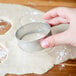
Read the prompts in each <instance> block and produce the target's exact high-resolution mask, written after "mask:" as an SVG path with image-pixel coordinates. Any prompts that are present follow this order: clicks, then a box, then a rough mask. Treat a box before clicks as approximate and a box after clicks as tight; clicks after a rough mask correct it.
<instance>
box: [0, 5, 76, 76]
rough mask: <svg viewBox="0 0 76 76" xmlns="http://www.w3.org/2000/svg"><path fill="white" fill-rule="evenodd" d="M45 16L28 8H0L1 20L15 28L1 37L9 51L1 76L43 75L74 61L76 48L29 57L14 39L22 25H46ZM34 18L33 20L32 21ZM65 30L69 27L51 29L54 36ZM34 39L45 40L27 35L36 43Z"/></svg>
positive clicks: (42, 52) (30, 55) (69, 47)
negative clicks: (15, 75) (17, 75)
mask: <svg viewBox="0 0 76 76" xmlns="http://www.w3.org/2000/svg"><path fill="white" fill-rule="evenodd" d="M9 10H10V11H9ZM36 13H37V14H36ZM43 14H44V13H43V12H40V11H38V10H35V9H32V8H29V7H26V6H21V5H15V4H0V18H1V19H2V20H3V19H4V20H6V21H9V22H11V25H12V26H11V28H10V30H9V31H8V32H7V33H6V34H4V35H0V43H2V44H3V45H4V46H5V47H6V48H7V49H8V58H7V60H6V61H5V62H4V63H0V76H4V75H5V74H6V73H10V74H27V73H36V74H44V73H45V72H47V71H48V70H49V69H51V68H52V67H54V65H56V64H59V63H61V62H64V61H66V60H68V59H71V58H76V48H75V47H72V46H66V45H61V46H56V47H54V48H48V49H45V50H42V51H39V52H37V53H27V52H26V51H25V52H24V51H23V50H22V49H20V48H19V46H18V44H17V39H16V37H15V32H16V30H17V29H18V28H19V27H21V26H22V25H23V24H26V23H30V22H32V21H33V20H37V21H41V22H44V20H43V19H42V16H43ZM31 17H32V20H31V19H30V18H31ZM66 26H67V25H60V26H58V27H54V28H52V30H53V33H57V32H59V31H62V30H64V29H65V28H66ZM30 29H31V28H30ZM35 35H36V36H37V37H40V36H42V35H41V34H32V37H30V36H31V35H28V36H27V37H29V38H30V39H31V40H33V38H36V36H35ZM27 37H26V36H25V37H24V38H23V40H26V39H27V40H28V41H30V40H29V39H28V38H27ZM36 39H37V38H36ZM62 53H63V54H62ZM2 55H4V53H2Z"/></svg>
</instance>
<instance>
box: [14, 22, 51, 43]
mask: <svg viewBox="0 0 76 76" xmlns="http://www.w3.org/2000/svg"><path fill="white" fill-rule="evenodd" d="M32 23H41V24H45V25H47V27H49V28H50V30H48V32H47V33H46V34H45V35H44V36H42V37H40V38H38V39H35V40H31V41H25V40H21V39H20V38H18V36H17V33H18V31H19V30H20V29H22V28H23V27H25V26H28V25H29V24H32ZM50 32H51V26H50V25H49V24H48V23H44V22H31V23H28V24H25V25H23V26H21V27H20V28H19V29H18V30H17V31H16V33H15V36H16V38H17V39H18V40H20V41H23V42H25V43H30V42H35V41H39V40H41V39H42V38H44V37H46V36H47V35H48V34H49V33H50Z"/></svg>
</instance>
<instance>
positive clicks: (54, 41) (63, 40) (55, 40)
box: [41, 31, 69, 48]
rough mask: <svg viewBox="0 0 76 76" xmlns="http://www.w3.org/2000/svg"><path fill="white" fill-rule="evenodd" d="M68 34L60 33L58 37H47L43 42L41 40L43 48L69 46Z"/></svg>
mask: <svg viewBox="0 0 76 76" xmlns="http://www.w3.org/2000/svg"><path fill="white" fill-rule="evenodd" d="M68 39H69V38H68V32H67V31H65V32H63V33H59V34H56V35H52V36H50V37H47V38H45V39H43V40H41V46H42V47H43V48H49V47H53V46H56V45H61V44H68V41H69V40H68Z"/></svg>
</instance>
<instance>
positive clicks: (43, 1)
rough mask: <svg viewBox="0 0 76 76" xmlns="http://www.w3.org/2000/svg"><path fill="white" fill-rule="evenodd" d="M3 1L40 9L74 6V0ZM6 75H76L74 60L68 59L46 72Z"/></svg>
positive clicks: (9, 75) (75, 61) (1, 0)
mask: <svg viewBox="0 0 76 76" xmlns="http://www.w3.org/2000/svg"><path fill="white" fill-rule="evenodd" d="M0 2H3V3H15V4H22V5H27V6H31V7H34V8H37V9H39V10H42V11H48V10H49V9H50V8H54V7H56V6H68V7H76V3H75V2H73V1H72V2H71V0H70V1H69V2H68V1H67V2H65V0H64V2H62V1H60V2H59V1H58V2H56V1H50V0H5V1H3V0H0ZM6 76H76V60H75V59H74V60H69V61H67V62H65V63H62V64H59V65H56V66H55V67H54V68H52V69H51V70H49V71H48V72H47V73H46V74H43V75H37V74H27V75H15V74H13V75H12V74H6Z"/></svg>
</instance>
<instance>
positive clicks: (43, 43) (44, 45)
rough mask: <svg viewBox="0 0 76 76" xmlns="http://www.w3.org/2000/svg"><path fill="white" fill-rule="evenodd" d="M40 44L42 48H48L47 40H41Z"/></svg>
mask: <svg viewBox="0 0 76 76" xmlns="http://www.w3.org/2000/svg"><path fill="white" fill-rule="evenodd" d="M41 46H42V47H43V48H48V47H49V43H48V42H47V41H42V42H41Z"/></svg>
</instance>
